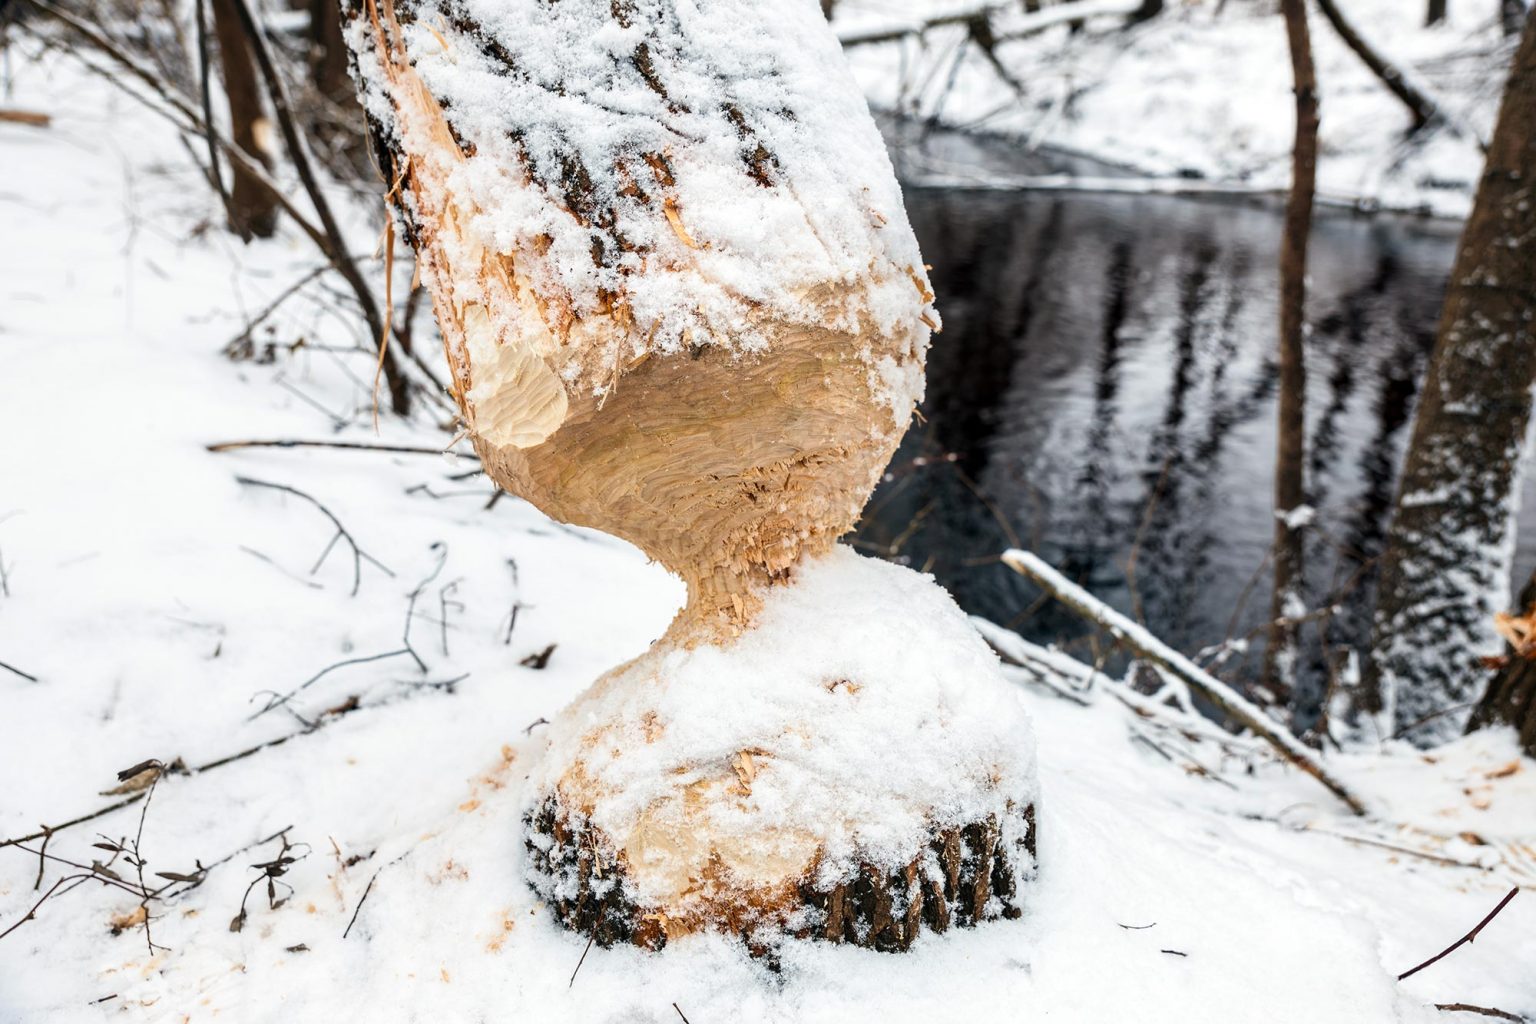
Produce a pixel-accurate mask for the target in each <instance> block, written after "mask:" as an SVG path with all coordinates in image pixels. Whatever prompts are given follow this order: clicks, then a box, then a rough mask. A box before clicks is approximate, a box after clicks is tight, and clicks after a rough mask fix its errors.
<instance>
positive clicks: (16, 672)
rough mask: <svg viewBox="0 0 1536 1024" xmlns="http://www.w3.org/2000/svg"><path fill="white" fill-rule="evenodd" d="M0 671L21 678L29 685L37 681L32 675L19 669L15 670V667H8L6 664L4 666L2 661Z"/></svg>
mask: <svg viewBox="0 0 1536 1024" xmlns="http://www.w3.org/2000/svg"><path fill="white" fill-rule="evenodd" d="M0 669H4V670H5V671H7V672H10V673H12V674H14V675H18V676H21V678H23V679H25V680H26V681H27V682H29V683H35V682H37V681H38V679H37V676H35V675H33V674H32V673H30V672H23V671H22V670H21V669H19V668H17V667H16V666H15V665H8V664H6V663H5V662H3V661H0Z"/></svg>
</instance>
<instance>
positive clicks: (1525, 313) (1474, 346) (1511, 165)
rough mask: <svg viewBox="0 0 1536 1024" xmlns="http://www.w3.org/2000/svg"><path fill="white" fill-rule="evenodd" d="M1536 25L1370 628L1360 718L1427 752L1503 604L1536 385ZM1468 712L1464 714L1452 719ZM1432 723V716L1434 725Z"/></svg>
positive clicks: (1430, 391)
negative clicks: (1382, 718) (1388, 721)
mask: <svg viewBox="0 0 1536 1024" xmlns="http://www.w3.org/2000/svg"><path fill="white" fill-rule="evenodd" d="M1533 186H1536V18H1532V17H1529V16H1528V17H1527V20H1526V25H1525V31H1524V34H1523V36H1522V37H1521V40H1520V46H1519V49H1518V50H1517V51H1516V54H1515V59H1514V64H1513V66H1512V67H1511V69H1510V73H1509V78H1508V80H1507V84H1506V85H1505V90H1504V100H1503V103H1502V104H1501V106H1500V109H1499V119H1498V124H1497V127H1496V128H1495V130H1494V136H1493V141H1492V143H1491V144H1490V146H1489V149H1488V160H1487V164H1486V167H1485V169H1484V171H1483V177H1482V181H1481V183H1480V185H1479V187H1478V192H1477V199H1476V201H1475V203H1474V204H1473V208H1472V215H1471V217H1469V218H1468V220H1467V224H1466V227H1465V228H1464V230H1463V232H1462V236H1461V243H1460V247H1459V249H1458V252H1457V257H1456V263H1455V266H1454V267H1453V268H1452V270H1451V276H1450V281H1449V284H1448V286H1447V290H1446V297H1445V308H1444V311H1443V312H1442V314H1441V318H1440V326H1439V331H1438V334H1437V337H1436V340H1435V349H1434V352H1433V354H1432V355H1431V357H1430V363H1429V371H1428V375H1427V377H1426V380H1425V385H1424V390H1423V396H1422V398H1421V400H1420V405H1419V410H1418V414H1417V417H1416V419H1415V421H1414V429H1413V437H1412V440H1411V441H1410V442H1409V447H1408V455H1407V461H1406V464H1405V465H1404V467H1403V475H1402V482H1401V484H1400V487H1399V491H1398V498H1397V504H1396V508H1395V510H1394V512H1393V517H1392V525H1391V527H1390V529H1389V530H1388V534H1387V545H1386V549H1385V551H1384V552H1383V555H1382V563H1381V581H1380V584H1379V589H1378V595H1377V604H1376V615H1375V620H1374V636H1373V645H1372V646H1373V651H1374V655H1375V656H1374V659H1373V661H1372V664H1371V666H1370V670H1369V672H1368V674H1367V677H1366V689H1365V695H1364V696H1365V700H1366V708H1367V710H1372V711H1380V710H1383V709H1386V710H1390V711H1391V712H1392V717H1393V721H1394V724H1395V728H1396V729H1398V730H1406V731H1407V732H1408V734H1409V735H1410V736H1411V737H1412V738H1414V739H1415V740H1417V741H1419V742H1431V741H1434V740H1436V739H1444V738H1448V737H1450V736H1453V735H1455V734H1456V733H1458V732H1459V731H1460V726H1461V724H1462V723H1463V722H1464V721H1465V720H1466V718H1467V711H1466V708H1467V707H1469V706H1470V705H1471V704H1472V703H1473V702H1475V701H1476V700H1477V698H1478V696H1479V690H1480V688H1481V686H1482V678H1483V676H1482V673H1481V672H1480V671H1479V669H1478V666H1477V658H1478V656H1479V655H1484V654H1489V653H1492V650H1491V647H1492V645H1493V643H1494V642H1495V637H1494V634H1493V630H1492V627H1491V616H1492V614H1493V612H1494V611H1495V610H1497V609H1498V608H1500V607H1502V606H1503V604H1504V603H1505V601H1506V597H1505V595H1506V594H1507V593H1508V587H1509V571H1510V566H1509V560H1510V556H1511V548H1512V545H1513V536H1512V534H1513V530H1514V521H1513V511H1514V504H1513V503H1514V500H1515V494H1514V489H1515V484H1516V470H1517V467H1518V463H1519V460H1520V454H1521V451H1522V449H1523V447H1524V444H1525V437H1526V428H1527V425H1528V423H1529V421H1530V415H1531V387H1532V385H1533V383H1536V333H1533V327H1536V325H1533V318H1536V246H1533V239H1536V195H1533ZM1452 708H1459V709H1460V710H1458V711H1450V709H1452ZM1430 716H1434V717H1430Z"/></svg>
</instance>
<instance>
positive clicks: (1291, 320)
mask: <svg viewBox="0 0 1536 1024" xmlns="http://www.w3.org/2000/svg"><path fill="white" fill-rule="evenodd" d="M1280 9H1281V10H1282V11H1283V12H1284V14H1285V30H1286V37H1287V39H1288V40H1289V43H1290V51H1291V72H1292V75H1293V77H1294V79H1295V83H1296V85H1295V91H1296V142H1295V146H1294V149H1293V151H1292V154H1291V191H1290V195H1289V196H1288V197H1287V199H1286V203H1285V234H1284V237H1283V238H1282V239H1281V242H1280V422H1279V433H1278V451H1277V453H1276V458H1275V515H1276V518H1275V544H1274V564H1275V589H1274V594H1273V596H1272V598H1271V601H1270V621H1271V623H1272V625H1271V626H1270V630H1269V643H1268V644H1267V645H1266V646H1265V650H1264V680H1265V684H1266V685H1267V686H1269V687H1270V688H1271V689H1272V690H1273V691H1274V692H1275V693H1277V694H1280V695H1282V696H1286V697H1289V696H1290V694H1291V691H1292V688H1293V687H1294V685H1295V675H1296V674H1295V662H1296V649H1297V639H1298V633H1299V630H1300V627H1299V626H1298V625H1296V624H1295V621H1294V619H1295V616H1294V615H1293V611H1294V608H1293V606H1294V605H1295V604H1296V602H1297V601H1298V600H1299V599H1300V595H1301V592H1302V589H1303V580H1304V575H1303V570H1304V563H1303V554H1304V551H1303V541H1304V536H1303V532H1302V528H1301V527H1300V526H1299V525H1297V526H1292V525H1291V523H1290V520H1289V513H1291V512H1292V511H1293V510H1295V509H1296V508H1297V507H1298V506H1300V505H1303V504H1305V503H1306V481H1305V478H1304V466H1305V461H1306V442H1307V438H1306V432H1307V428H1306V391H1307V371H1306V353H1305V345H1304V342H1305V334H1306V304H1307V240H1308V239H1309V238H1310V236H1311V233H1312V198H1313V192H1314V190H1315V186H1316V179H1317V126H1318V113H1317V74H1316V72H1315V71H1314V70H1313V66H1312V40H1311V37H1310V35H1309V34H1308V31H1307V10H1306V7H1305V6H1304V0H1282V2H1281V4H1280Z"/></svg>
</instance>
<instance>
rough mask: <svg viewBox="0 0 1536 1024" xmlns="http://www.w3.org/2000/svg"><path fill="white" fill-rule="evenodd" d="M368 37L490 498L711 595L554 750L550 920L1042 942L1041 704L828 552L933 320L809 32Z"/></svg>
mask: <svg viewBox="0 0 1536 1024" xmlns="http://www.w3.org/2000/svg"><path fill="white" fill-rule="evenodd" d="M344 10H345V11H346V13H347V23H348V24H347V38H348V43H349V45H350V46H351V48H352V50H353V52H354V55H355V57H356V62H357V71H358V77H359V82H360V85H361V96H362V99H363V103H364V106H365V108H366V110H367V112H368V115H369V119H370V122H371V125H372V129H373V133H374V136H375V140H376V147H377V149H378V152H379V162H380V166H381V167H382V168H383V169H384V172H385V174H386V176H387V177H388V180H389V182H390V184H391V193H390V194H391V197H392V199H393V200H394V202H395V205H396V208H397V210H398V211H399V213H400V215H401V218H402V220H403V221H404V224H405V228H406V235H407V237H408V239H409V240H410V242H411V243H412V245H413V246H414V247H415V249H416V252H417V255H418V265H419V266H420V268H421V273H422V280H423V282H424V283H425V284H426V285H427V287H428V288H429V289H430V291H431V294H432V297H433V303H434V308H435V312H436V315H437V319H438V322H439V324H440V326H441V328H442V333H443V336H444V343H445V347H446V350H447V356H448V362H449V365H450V368H451V371H452V380H453V389H454V392H455V397H456V398H457V400H458V403H459V407H460V410H461V412H462V415H463V418H464V421H465V424H466V426H467V428H468V431H469V434H470V436H471V437H472V438H473V440H474V444H475V448H476V451H477V452H478V453H479V455H480V457H481V459H482V461H483V464H484V466H485V468H486V471H487V473H489V474H490V476H491V477H492V478H493V479H494V480H495V481H496V482H497V483H498V484H500V485H501V486H502V487H504V488H505V489H506V490H508V491H510V492H512V493H514V494H517V495H519V496H521V497H523V498H525V499H527V500H528V501H530V502H531V503H533V504H534V505H536V506H537V507H538V508H540V509H541V510H543V511H544V512H545V513H547V514H549V515H550V516H552V517H553V518H556V519H559V520H562V521H564V522H569V523H576V524H581V525H585V526H590V527H595V528H597V529H601V530H605V531H607V532H609V533H612V534H615V535H617V536H620V537H623V538H625V539H627V540H629V541H631V542H633V543H634V544H636V545H637V546H638V547H640V548H641V549H643V550H644V551H645V552H646V553H647V554H648V555H649V556H650V557H652V558H653V559H655V560H656V561H657V562H659V563H661V564H662V565H664V566H665V567H666V568H668V569H669V570H671V571H672V572H673V573H675V574H676V575H677V576H679V577H680V578H681V579H682V580H683V581H684V582H685V583H686V584H687V589H688V600H687V604H686V606H685V607H684V608H683V609H682V611H680V612H679V613H678V616H677V618H676V619H675V620H674V621H673V623H672V625H671V627H670V628H669V629H668V631H667V633H666V634H665V635H664V636H663V637H662V638H661V639H660V640H659V641H658V642H657V643H656V644H655V645H654V646H653V647H652V648H651V650H650V651H648V652H647V653H646V654H645V655H643V656H642V657H640V658H637V659H635V660H634V661H632V662H630V663H629V664H627V665H624V666H621V667H619V668H617V669H614V670H613V671H611V672H609V673H608V674H607V675H605V676H604V677H603V678H602V679H600V680H599V681H598V682H597V683H596V684H595V685H594V686H593V687H592V688H591V689H590V690H588V691H587V692H586V693H585V694H583V695H582V696H581V697H580V698H579V699H578V700H577V701H576V702H575V703H574V704H573V705H572V706H571V707H570V708H568V709H567V710H566V711H565V712H564V713H562V715H561V717H560V718H559V720H557V721H556V722H555V723H554V725H553V726H552V727H551V729H550V730H549V731H548V732H549V748H548V750H547V752H546V753H545V755H544V757H543V759H542V760H541V761H540V762H539V767H538V769H537V770H536V778H535V780H534V786H535V789H536V791H537V792H538V793H539V797H538V801H537V804H536V806H534V807H533V808H530V809H529V810H528V812H527V816H526V818H525V821H524V825H523V828H524V842H525V843H526V846H527V867H528V872H529V878H530V881H531V882H532V884H533V885H534V887H535V888H536V889H537V891H538V892H539V893H540V895H541V896H542V897H543V899H544V900H545V902H546V904H547V905H548V906H550V907H551V908H552V909H553V911H554V913H555V915H556V917H557V919H559V920H560V921H562V922H563V923H565V924H566V925H567V926H569V927H572V928H575V929H578V930H581V931H584V932H586V933H588V934H591V935H593V936H594V937H595V938H597V939H598V940H600V941H602V942H604V943H608V942H614V941H632V942H638V943H641V944H644V945H648V946H656V945H660V944H661V943H663V942H665V941H666V940H667V939H668V938H673V937H676V936H678V935H682V934H686V933H688V932H692V931H698V930H704V929H712V930H722V931H726V932H730V933H734V934H738V935H741V936H743V938H745V939H746V940H747V941H748V944H749V946H750V948H752V949H753V950H754V951H760V950H763V949H766V948H767V947H768V946H769V945H771V943H772V942H773V941H775V940H776V939H777V938H781V937H784V936H804V937H822V938H827V939H832V940H835V941H853V942H857V943H860V944H863V945H866V946H871V947H873V948H879V949H903V948H906V946H907V945H908V944H910V942H911V939H912V937H913V936H915V935H916V934H917V932H918V930H919V929H921V928H925V927H926V928H930V929H942V928H944V927H947V926H948V925H949V924H951V923H955V924H969V923H972V922H975V921H979V920H984V919H987V918H993V917H1004V916H1016V915H1017V914H1018V913H1019V912H1020V907H1021V899H1022V896H1021V894H1022V890H1023V882H1024V881H1025V879H1026V878H1027V876H1028V874H1029V873H1030V872H1031V871H1032V869H1033V864H1034V856H1033V850H1034V827H1033V807H1034V803H1035V781H1034V776H1035V770H1034V760H1033V757H1034V755H1033V743H1032V740H1031V737H1030V733H1029V726H1028V722H1027V721H1026V720H1025V719H1024V717H1023V714H1022V711H1021V710H1020V708H1019V705H1018V703H1017V698H1016V696H1015V695H1014V694H1013V693H1012V692H1011V691H1010V690H1009V689H1008V687H1007V684H1006V683H1005V682H1004V680H1003V679H1002V676H1001V674H1000V670H999V669H998V666H997V664H996V659H995V658H994V657H993V656H992V655H991V653H990V652H989V651H988V650H987V649H986V647H985V645H984V644H983V643H982V642H981V640H980V639H979V637H977V636H976V634H975V632H974V630H973V629H972V628H971V627H970V626H969V623H968V622H967V621H966V619H965V617H964V616H963V615H962V614H961V613H960V612H959V610H958V609H957V608H956V607H955V606H954V603H953V602H952V601H951V600H950V599H949V597H948V595H946V594H944V593H943V592H942V591H941V590H939V589H938V588H937V587H936V586H935V585H934V584H933V583H932V582H931V581H930V580H927V579H926V578H924V577H920V576H918V575H917V574H915V573H911V572H909V571H908V570H905V569H901V568H898V567H895V566H891V565H886V564H884V563H878V562H874V561H871V560H868V559H862V558H859V557H858V556H856V555H854V554H852V552H850V551H848V550H847V549H845V548H839V547H837V546H836V544H835V542H836V540H837V538H838V537H839V536H841V535H842V534H844V533H846V532H847V531H848V530H849V529H850V528H851V526H852V525H853V523H854V521H855V520H856V519H857V517H858V515H859V513H860V510H861V509H862V507H863V505H864V502H865V501H866V499H867V498H868V496H869V493H870V491H871V490H872V488H873V487H874V484H875V483H876V481H877V480H878V478H879V476H880V473H881V472H882V470H883V469H884V467H885V464H886V462H887V461H888V460H889V458H890V456H891V453H892V452H893V451H894V450H895V447H896V444H897V442H898V441H899V440H900V438H901V435H902V433H903V432H904V431H905V430H906V426H907V422H908V420H909V418H910V416H911V414H912V410H913V408H914V406H915V403H916V401H917V400H918V398H919V397H920V396H921V391H922V385H923V360H924V355H925V352H926V349H927V344H928V335H929V331H930V329H931V328H933V327H936V326H937V322H938V321H937V318H936V314H935V313H934V311H933V309H932V307H931V302H932V300H933V295H932V293H931V291H930V290H929V285H928V278H927V274H926V272H925V270H924V267H923V263H922V258H921V256H920V254H919V253H918V250H917V245H916V241H915V239H914V238H913V236H912V232H911V228H910V227H909V225H908V223H907V219H906V214H905V211H904V209H903V208H902V205H901V195H900V190H899V189H898V187H897V185H896V182H895V179H894V175H893V174H892V171H891V167H890V164H889V162H888V160H887V158H886V155H885V150H884V147H883V144H882V142H881V140H880V137H879V134H878V132H877V131H876V130H875V127H874V124H873V122H872V121H871V119H870V117H869V113H868V110H867V109H866V107H865V105H864V100H863V97H862V95H861V94H860V92H859V90H858V89H857V87H856V85H855V84H854V82H853V81H852V79H851V76H850V75H849V74H848V72H847V69H846V66H845V64H844V61H843V58H842V55H841V52H840V49H839V47H838V45H837V41H836V39H835V38H834V37H833V35H832V34H831V32H830V30H829V29H828V28H827V26H826V23H825V20H824V19H823V18H822V16H821V13H820V11H819V10H818V9H817V8H816V7H815V6H814V5H811V4H785V5H778V4H762V3H759V2H756V0H715V2H712V3H709V4H704V5H696V4H683V3H675V2H671V0H562V2H561V3H559V4H552V3H547V2H543V0H417V2H410V3H407V2H406V0H393V2H390V0H354V2H352V3H351V4H350V5H348V6H346V7H345V8H344ZM509 839H510V836H509ZM509 855H510V854H509Z"/></svg>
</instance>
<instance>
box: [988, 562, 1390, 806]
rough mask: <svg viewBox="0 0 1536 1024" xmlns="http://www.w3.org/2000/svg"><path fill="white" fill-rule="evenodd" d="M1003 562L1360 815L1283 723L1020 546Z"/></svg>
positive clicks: (1355, 801) (1347, 794)
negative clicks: (1207, 703) (1210, 705)
mask: <svg viewBox="0 0 1536 1024" xmlns="http://www.w3.org/2000/svg"><path fill="white" fill-rule="evenodd" d="M1003 564H1004V565H1006V566H1008V568H1010V569H1012V570H1013V571H1014V572H1016V573H1018V574H1020V575H1021V576H1026V577H1028V578H1029V579H1032V580H1034V581H1035V582H1036V583H1037V584H1039V585H1040V586H1041V587H1043V588H1045V590H1046V591H1047V592H1048V593H1050V595H1051V596H1052V597H1054V598H1056V599H1057V600H1058V601H1060V602H1061V603H1062V604H1064V605H1066V606H1067V607H1068V608H1070V609H1072V610H1073V611H1074V612H1077V613H1078V614H1079V615H1081V616H1082V617H1083V618H1085V619H1087V620H1088V621H1089V622H1092V623H1094V624H1095V625H1098V626H1100V627H1102V628H1104V629H1106V630H1108V631H1109V633H1110V635H1112V636H1114V637H1115V638H1116V639H1117V640H1119V641H1120V642H1121V643H1123V644H1125V645H1126V646H1127V647H1129V648H1130V649H1131V650H1132V651H1134V652H1135V653H1136V656H1137V657H1138V658H1139V659H1141V660H1142V661H1145V662H1146V663H1148V664H1149V665H1154V666H1156V667H1157V668H1160V669H1162V670H1164V671H1166V672H1169V673H1171V674H1172V675H1174V676H1177V677H1178V678H1179V679H1181V680H1183V681H1184V682H1185V683H1186V684H1187V685H1188V686H1189V687H1190V688H1191V689H1193V690H1195V691H1196V692H1198V693H1199V694H1200V695H1201V696H1203V697H1204V698H1206V699H1207V700H1209V701H1210V702H1211V703H1213V704H1215V705H1216V706H1217V707H1219V708H1220V709H1221V710H1222V711H1224V712H1226V713H1227V714H1228V715H1231V716H1232V718H1234V719H1236V720H1237V721H1238V722H1240V723H1241V724H1242V725H1244V726H1245V727H1247V728H1248V729H1249V730H1250V731H1251V732H1253V734H1254V735H1255V736H1258V737H1259V738H1260V739H1262V740H1264V741H1265V742H1266V743H1268V744H1269V745H1270V746H1271V747H1273V748H1274V750H1275V752H1276V753H1277V754H1279V755H1280V756H1281V758H1283V759H1284V760H1286V761H1289V762H1290V763H1291V764H1293V765H1295V766H1296V767H1297V768H1300V769H1301V770H1302V771H1304V772H1306V773H1307V774H1308V775H1310V776H1312V777H1313V778H1314V779H1316V780H1317V781H1318V782H1320V783H1322V785H1323V786H1324V787H1325V788H1326V789H1327V790H1328V791H1329V792H1330V793H1332V794H1333V795H1334V796H1336V797H1338V798H1339V799H1340V800H1342V801H1343V802H1344V803H1345V804H1346V805H1347V806H1348V807H1349V809H1350V810H1351V811H1353V812H1354V813H1356V814H1359V815H1364V814H1365V813H1366V808H1365V804H1364V803H1363V802H1362V801H1361V800H1360V798H1359V797H1357V796H1355V795H1354V793H1352V792H1351V791H1350V790H1349V789H1348V787H1346V786H1345V785H1344V784H1343V783H1342V782H1340V781H1339V780H1337V779H1335V778H1334V777H1333V776H1332V775H1330V774H1329V773H1328V770H1327V769H1325V768H1324V767H1323V766H1322V764H1321V763H1320V762H1319V761H1318V760H1317V757H1316V755H1315V754H1314V753H1313V751H1312V750H1310V749H1308V748H1307V747H1306V746H1305V745H1304V744H1303V743H1302V742H1301V741H1300V740H1298V739H1297V738H1296V737H1295V736H1293V735H1291V733H1289V732H1287V731H1286V730H1285V729H1284V728H1282V727H1281V726H1279V725H1277V724H1275V723H1274V722H1272V721H1270V719H1268V718H1267V717H1266V716H1265V715H1264V713H1263V712H1262V711H1260V710H1259V709H1258V708H1256V707H1254V706H1253V705H1252V704H1250V703H1249V702H1248V701H1247V700H1245V699H1244V698H1243V697H1242V696H1241V695H1239V694H1238V693H1237V692H1236V691H1234V690H1233V689H1232V688H1231V687H1229V686H1228V685H1227V684H1226V683H1223V682H1222V681H1221V680H1219V679H1216V678H1215V677H1214V676H1211V675H1210V674H1208V673H1206V672H1205V671H1203V670H1201V669H1200V668H1199V667H1198V666H1196V665H1195V664H1194V663H1193V662H1191V661H1190V660H1189V659H1188V658H1186V657H1184V655H1182V654H1180V653H1179V652H1178V651H1175V650H1174V649H1173V648H1171V647H1169V646H1167V645H1166V644H1164V643H1163V642H1162V641H1160V640H1158V639H1157V638H1156V637H1154V636H1153V635H1152V634H1151V633H1149V632H1147V630H1145V629H1143V628H1142V627H1141V626H1139V625H1137V624H1136V623H1134V622H1132V621H1131V620H1130V619H1128V618H1126V617H1125V616H1123V615H1121V614H1120V613H1119V612H1117V611H1115V610H1114V609H1113V608H1110V607H1109V606H1108V605H1106V604H1104V603H1103V602H1102V601H1100V600H1098V599H1097V598H1095V597H1093V595H1091V594H1089V593H1088V592H1087V591H1086V590H1084V589H1083V588H1081V587H1079V586H1078V585H1077V584H1075V583H1073V582H1072V581H1071V580H1069V579H1067V578H1066V577H1065V576H1063V575H1061V574H1060V573H1059V572H1057V571H1056V570H1055V569H1053V568H1051V567H1050V566H1049V565H1047V564H1046V563H1045V562H1044V561H1042V560H1041V559H1040V558H1039V557H1037V556H1036V555H1034V554H1031V553H1030V552H1028V551H1021V550H1019V549H1017V548H1015V549H1013V550H1010V551H1006V552H1004V553H1003Z"/></svg>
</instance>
